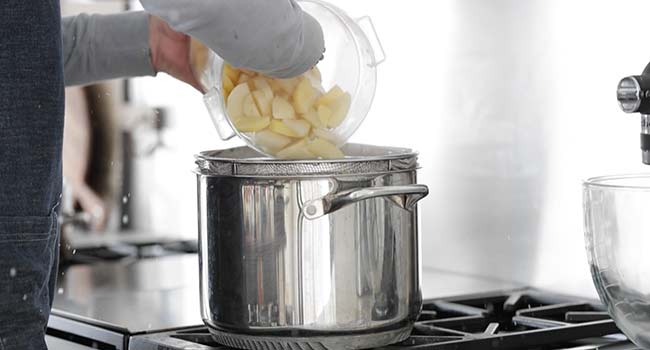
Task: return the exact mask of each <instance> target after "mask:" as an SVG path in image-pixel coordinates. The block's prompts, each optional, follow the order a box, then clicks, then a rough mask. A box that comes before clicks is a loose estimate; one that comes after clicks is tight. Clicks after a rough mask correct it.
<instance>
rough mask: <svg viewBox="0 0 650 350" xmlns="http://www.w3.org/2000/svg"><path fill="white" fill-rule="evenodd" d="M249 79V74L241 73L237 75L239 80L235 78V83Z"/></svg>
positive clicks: (241, 82)
mask: <svg viewBox="0 0 650 350" xmlns="http://www.w3.org/2000/svg"><path fill="white" fill-rule="evenodd" d="M249 80H251V76H250V75H248V74H245V73H242V74H240V75H239V80H237V85H239V84H243V83H247V82H248V81H249Z"/></svg>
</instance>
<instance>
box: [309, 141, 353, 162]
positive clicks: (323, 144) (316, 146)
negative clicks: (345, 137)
mask: <svg viewBox="0 0 650 350" xmlns="http://www.w3.org/2000/svg"><path fill="white" fill-rule="evenodd" d="M307 149H308V150H309V152H311V153H313V154H315V155H316V156H318V157H321V158H325V159H336V158H343V157H345V156H344V155H343V152H341V150H340V149H338V147H336V146H335V145H334V144H332V143H331V142H328V141H325V140H323V139H321V138H315V139H313V140H311V141H310V142H307Z"/></svg>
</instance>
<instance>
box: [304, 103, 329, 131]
mask: <svg viewBox="0 0 650 350" xmlns="http://www.w3.org/2000/svg"><path fill="white" fill-rule="evenodd" d="M301 117H302V118H303V119H304V120H306V121H308V122H309V123H310V124H311V125H312V126H313V127H314V128H324V127H325V124H324V123H323V122H322V121H321V120H320V118H319V117H318V113H317V112H316V111H315V110H314V109H313V108H311V109H310V110H308V111H307V113H305V114H303V115H301Z"/></svg>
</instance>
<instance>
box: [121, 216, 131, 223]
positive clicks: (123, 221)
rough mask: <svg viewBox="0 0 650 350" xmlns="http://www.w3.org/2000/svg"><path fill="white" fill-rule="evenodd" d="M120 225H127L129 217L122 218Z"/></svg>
mask: <svg viewBox="0 0 650 350" xmlns="http://www.w3.org/2000/svg"><path fill="white" fill-rule="evenodd" d="M122 223H123V224H128V223H129V216H128V215H124V216H122Z"/></svg>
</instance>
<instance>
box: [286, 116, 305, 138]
mask: <svg viewBox="0 0 650 350" xmlns="http://www.w3.org/2000/svg"><path fill="white" fill-rule="evenodd" d="M283 123H284V124H285V125H286V126H287V127H288V128H289V129H291V131H293V132H294V133H295V134H296V135H298V136H296V137H305V136H307V135H309V130H310V129H311V125H309V123H308V122H306V121H304V120H298V119H287V120H284V121H283Z"/></svg>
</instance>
